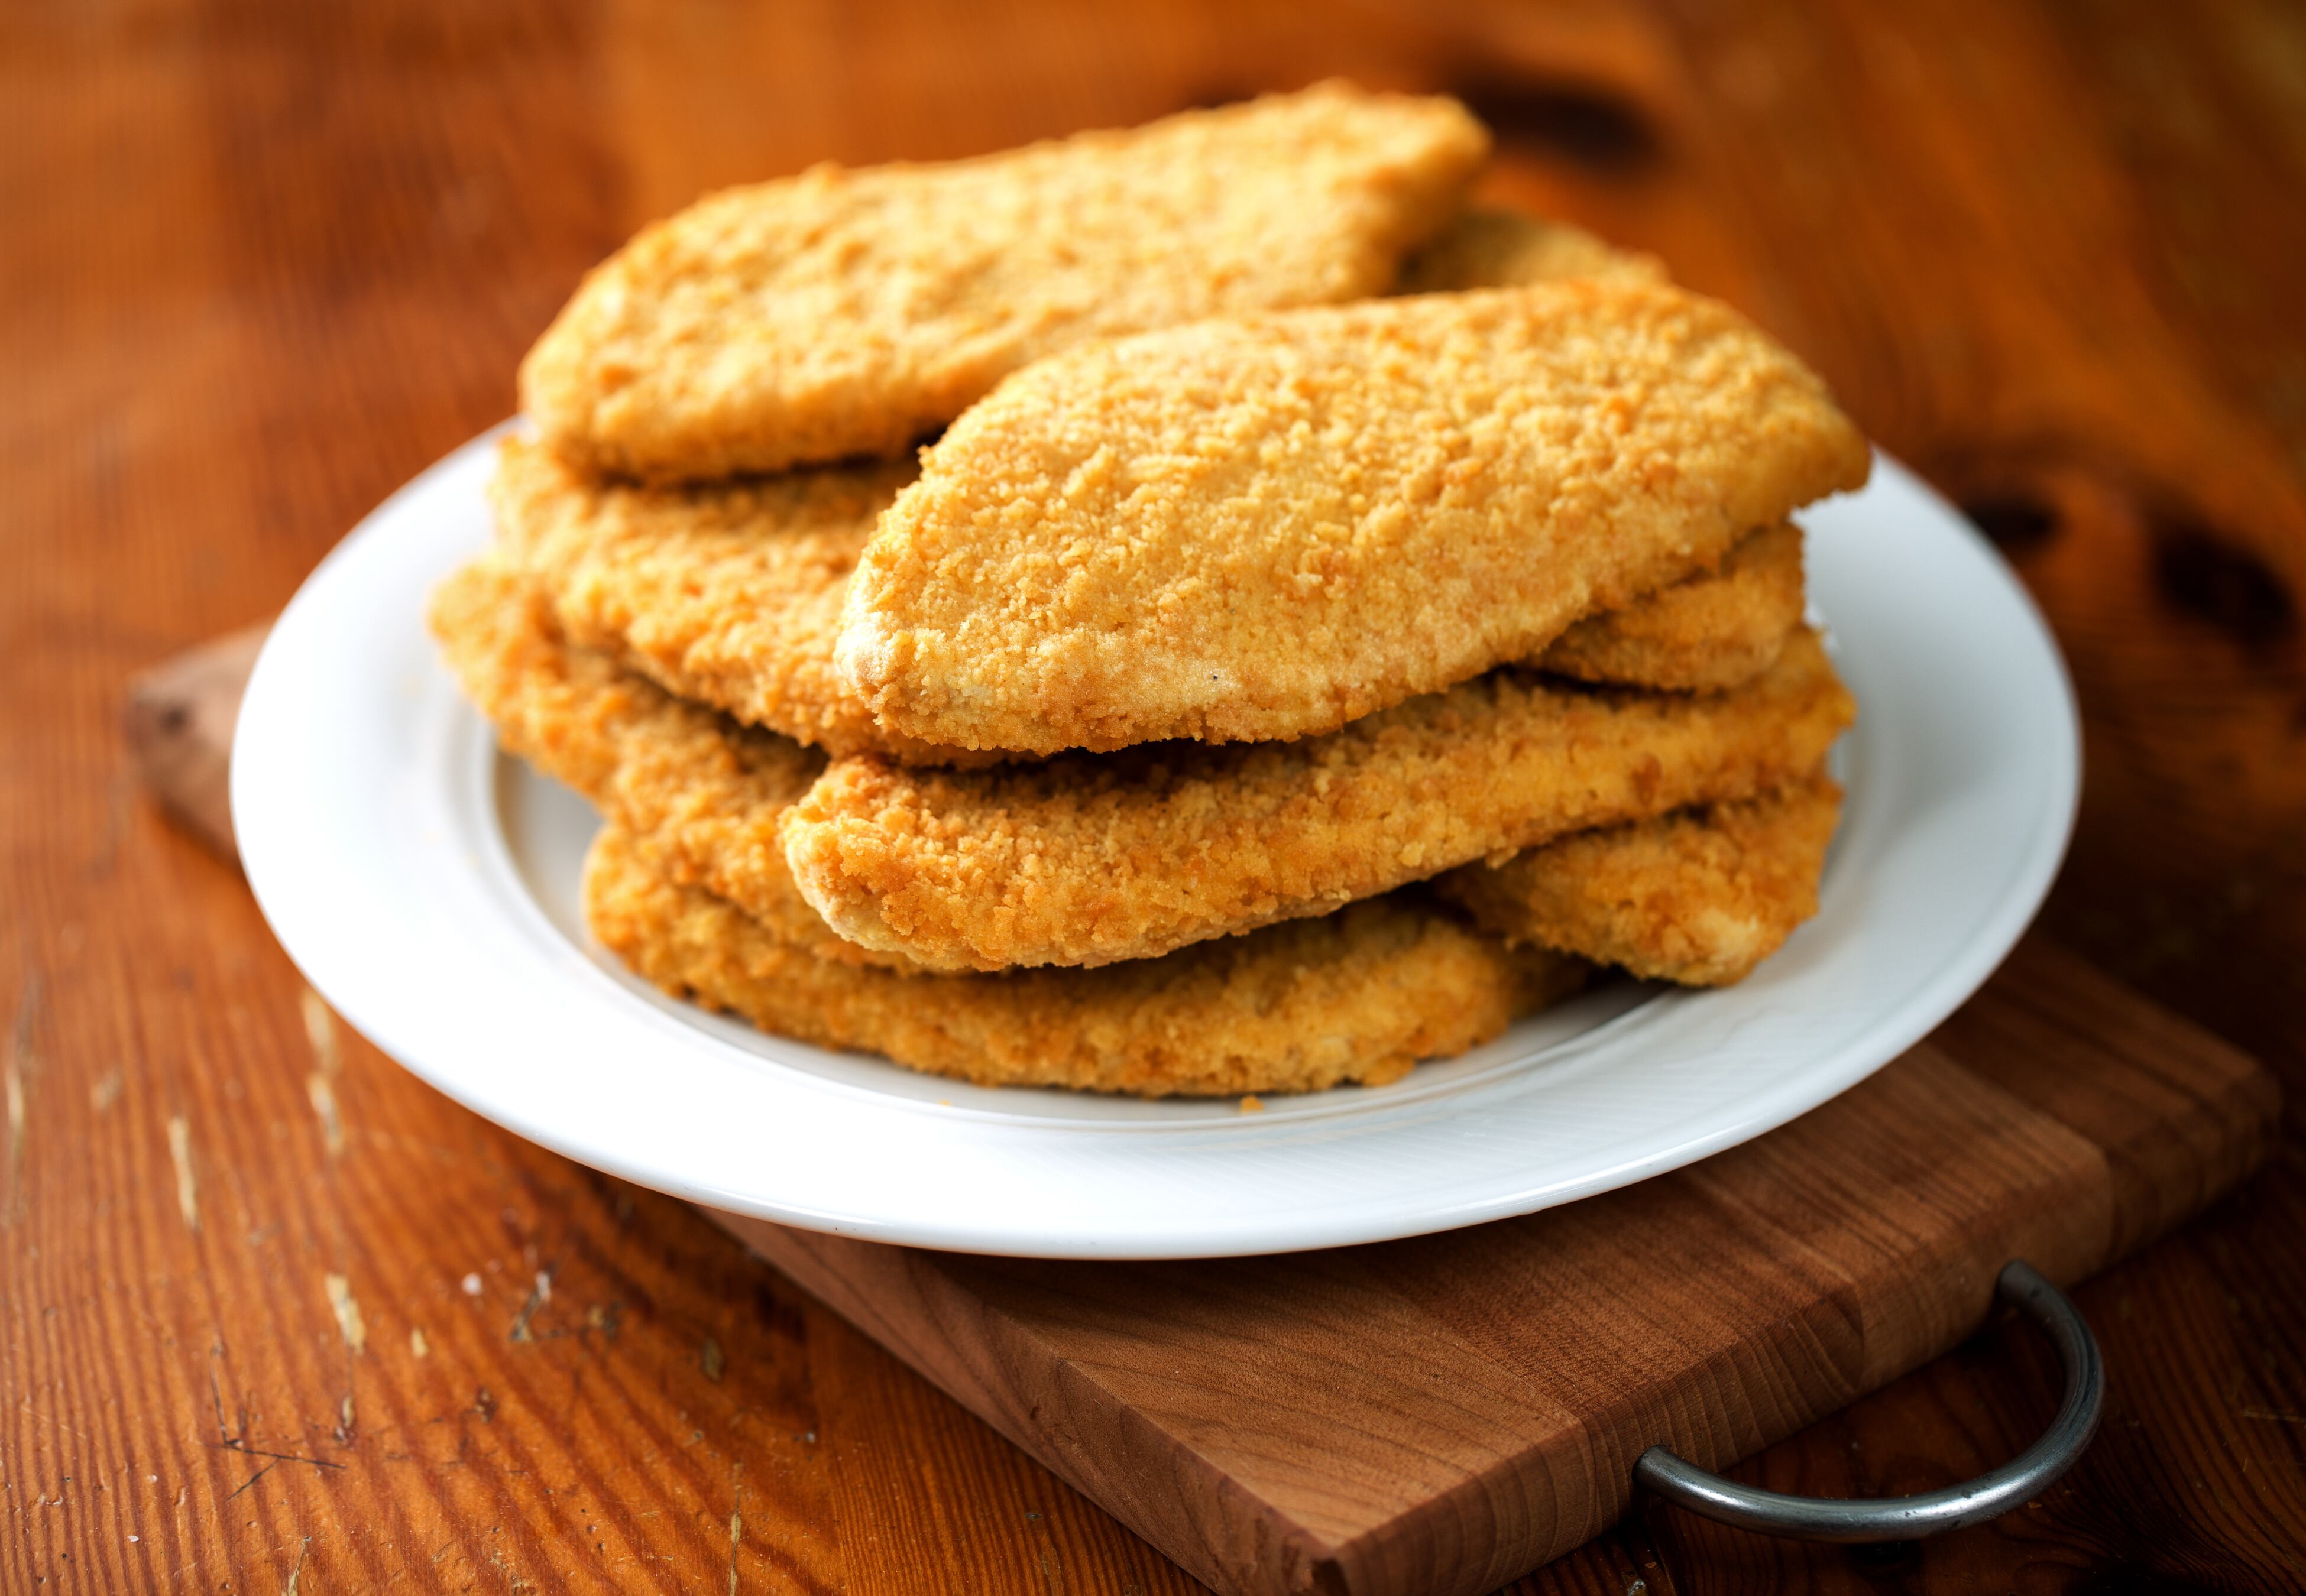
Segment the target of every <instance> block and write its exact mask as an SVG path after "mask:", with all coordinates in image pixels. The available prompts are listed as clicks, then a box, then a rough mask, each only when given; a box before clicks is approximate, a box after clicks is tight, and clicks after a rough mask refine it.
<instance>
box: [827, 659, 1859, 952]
mask: <svg viewBox="0 0 2306 1596" xmlns="http://www.w3.org/2000/svg"><path fill="white" fill-rule="evenodd" d="M1855 713H1856V711H1855V705H1854V704H1852V703H1851V701H1850V698H1849V693H1848V692H1847V690H1846V689H1845V688H1844V687H1842V685H1841V681H1840V680H1839V679H1837V678H1836V677H1835V675H1834V673H1833V670H1832V666H1831V665H1830V664H1829V663H1828V662H1827V660H1826V657H1825V652H1824V649H1823V646H1822V645H1821V644H1820V643H1819V641H1818V639H1817V637H1816V636H1815V634H1813V633H1811V632H1808V631H1806V630H1805V631H1802V632H1799V633H1798V634H1797V635H1796V636H1794V637H1793V638H1791V639H1790V640H1789V642H1788V644H1787V645H1786V647H1785V649H1784V651H1783V652H1782V653H1781V654H1780V656H1779V658H1778V660H1777V661H1776V663H1775V664H1773V665H1772V667H1771V668H1770V669H1769V670H1767V671H1766V672H1764V674H1763V675H1761V676H1759V677H1757V678H1755V679H1754V680H1753V681H1751V682H1749V683H1747V684H1746V685H1745V686H1743V687H1738V688H1735V689H1732V690H1730V691H1729V692H1725V693H1718V694H1707V695H1697V696H1683V695H1657V694H1636V693H1631V692H1610V691H1601V690H1596V689H1592V688H1582V687H1566V686H1561V685H1558V684H1550V683H1549V682H1547V681H1546V680H1544V679H1540V678H1537V677H1535V676H1533V675H1531V674H1529V673H1525V672H1522V671H1516V670H1498V671H1493V672H1490V674H1488V675H1486V676H1482V677H1480V678H1478V679H1474V680H1473V681H1470V682H1465V683H1461V684H1460V685H1458V686H1457V687H1453V688H1451V689H1450V690H1449V691H1448V692H1446V693H1438V694H1431V695H1428V696H1422V697H1419V698H1415V699H1412V700H1411V701H1410V702H1409V703H1407V704H1401V705H1398V706H1396V708H1394V709H1390V710H1387V711H1384V712H1382V713H1379V714H1375V715H1371V716H1369V717H1366V718H1364V719H1362V720H1360V721H1354V722H1353V723H1352V724H1350V725H1348V726H1346V727H1345V728H1343V729H1342V730H1337V731H1335V732H1331V733H1329V734H1328V735H1326V736H1323V737H1318V738H1306V739H1303V740H1302V741H1298V742H1293V743H1255V744H1229V745H1226V746H1222V747H1208V746H1201V745H1191V744H1183V745H1180V744H1168V745H1164V746H1160V747H1149V748H1135V749H1131V750H1128V751H1127V752H1125V753H1123V754H1118V755H1104V756H1095V755H1067V756H1065V757H1063V758H1060V759H1055V760H1051V761H1049V762H1047V763H1046V764H1031V765H1004V766H997V767H995V768H994V769H991V770H985V771H932V770H917V769H907V768H905V767H902V766H899V765H895V764H890V763H889V762H887V761H884V760H878V759H873V758H869V757H867V758H855V759H844V760H838V761H835V762H834V763H833V764H831V765H830V766H828V767H827V769H826V771H825V772H824V775H823V776H821V777H819V778H818V780H817V781H816V785H815V786H813V787H812V788H810V789H809V791H808V792H807V795H806V796H804V797H803V798H801V799H800V801H799V803H797V804H795V805H794V806H793V807H792V808H791V809H790V811H789V812H788V813H787V815H786V817H785V821H784V826H783V836H784V841H785V858H786V862H787V863H788V864H789V865H790V866H791V869H792V874H793V876H794V879H795V880H796V881H797V882H798V883H799V886H800V890H801V892H802V893H803V895H805V896H806V897H807V899H808V900H809V902H810V903H811V904H813V905H814V906H815V907H816V909H817V911H818V912H819V913H820V914H822V915H823V916H824V918H825V920H826V922H827V923H828V924H830V925H831V926H833V928H834V929H835V930H836V931H838V932H840V933H841V935H843V936H846V937H849V938H850V939H851V940H852V941H855V942H858V943H862V944H864V945H865V946H867V947H872V948H878V949H881V950H884V951H885V952H903V953H905V954H907V955H909V956H910V957H911V958H912V959H914V960H917V961H918V962H919V963H922V964H927V965H929V966H931V967H933V968H936V969H1006V968H1008V967H1011V966H1017V965H1039V964H1072V965H1096V964H1106V963H1111V962H1114V961H1115V960H1127V959H1149V958H1152V957H1154V956H1156V955H1157V954H1161V953H1166V952H1168V951H1169V950H1170V949H1172V948H1176V947H1182V946H1183V945H1185V944H1186V943H1193V942H1198V941H1200V940H1202V939H1204V938H1208V937H1212V936H1222V935H1228V934H1231V933H1235V932H1241V931H1247V930H1251V929H1253V928H1254V927H1256V926H1263V925H1268V924H1270V923H1271V922H1273V921H1276V920H1284V919H1290V918H1294V917H1300V916H1307V915H1319V914H1325V913H1328V912H1329V911H1330V910H1331V909H1334V908H1335V907H1336V906H1337V904H1339V903H1342V902H1345V901H1349V900H1354V899H1358V898H1365V897H1370V896H1373V895H1375V894H1376V893H1379V892H1386V891H1388V890H1389V889H1391V888H1393V887H1396V886H1398V885H1400V884H1402V883H1405V882H1410V881H1416V880H1421V879H1422V878H1424V877H1426V876H1430V875H1437V874H1439V872H1441V871H1443V870H1446V869H1448V868H1451V867H1452V866H1457V865H1462V864H1465V863H1466V862H1468V861H1469V860H1473V859H1476V858H1487V857H1489V856H1490V855H1494V854H1498V853H1501V852H1506V851H1509V850H1511V849H1521V848H1529V847H1533V846H1535V845H1536V844H1538V843H1541V842H1543V841H1548V840H1550V839H1551V838H1553V837H1556V836H1559V835H1561V834H1562V833H1564V832H1573V831H1580V830H1584V829H1585V828H1587V827H1591V826H1596V825H1609V824H1616V823H1618V822H1621V821H1627V820H1636V819H1641V818H1644V817H1647V816H1650V815H1661V814H1664V813H1666V812H1668V811H1670V810H1673V809H1678V808H1681V807H1685V806H1687V805H1689V804H1693V803H1701V802H1711V801H1715V800H1720V799H1725V798H1744V797H1747V796H1750V795H1751V794H1753V793H1755V792H1759V791H1763V790H1766V789H1770V788H1772V787H1776V786H1779V785H1781V784H1782V783H1784V782H1786V781H1790V780H1792V779H1794V778H1796V777H1798V776H1799V775H1800V774H1802V773H1803V772H1806V771H1809V770H1811V769H1813V768H1815V765H1816V764H1817V763H1818V762H1819V761H1820V760H1821V759H1823V757H1824V755H1825V752H1826V750H1827V748H1828V747H1830V746H1831V745H1832V742H1833V739H1834V738H1836V737H1837V736H1839V735H1840V734H1841V731H1842V730H1843V729H1844V728H1845V727H1847V726H1848V725H1849V723H1850V721H1851V720H1852V718H1853V717H1854V715H1855Z"/></svg>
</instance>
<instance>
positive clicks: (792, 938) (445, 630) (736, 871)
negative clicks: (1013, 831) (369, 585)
mask: <svg viewBox="0 0 2306 1596" xmlns="http://www.w3.org/2000/svg"><path fill="white" fill-rule="evenodd" d="M431 619H432V630H433V633H434V635H435V636H437V637H439V639H440V644H441V652H442V653H444V654H445V655H446V656H447V658H448V664H449V668H450V669H451V670H454V671H455V672H456V673H457V679H459V680H460V681H461V682H462V683H463V684H464V687H465V692H466V693H467V694H468V695H470V696H471V697H472V699H473V702H474V704H478V705H479V706H480V711H481V713H483V714H484V715H486V716H487V717H488V718H489V719H490V720H491V721H493V722H495V724H496V729H497V737H498V740H499V741H500V742H501V743H502V744H503V745H504V747H506V748H507V749H508V750H509V751H510V752H512V753H514V754H517V755H519V756H520V757H522V758H523V759H525V760H527V761H528V762H529V763H530V764H534V765H535V766H536V767H537V768H538V769H539V770H542V771H543V772H545V773H546V774H548V775H551V776H553V777H556V778H558V779H559V780H560V781H565V782H567V783H568V785H569V786H571V787H573V788H575V789H576V790H577V791H578V792H580V793H582V794H584V795H585V798H588V799H590V800H591V801H592V803H593V806H594V807H595V808H597V809H599V810H600V811H601V813H602V815H605V816H606V817H607V818H608V819H609V820H610V822H611V824H616V825H619V826H621V827H623V828H625V829H626V830H628V831H629V832H632V833H633V835H634V837H635V838H636V841H637V844H638V845H639V846H640V847H642V848H643V849H645V850H646V851H647V853H648V854H649V856H650V858H652V859H653V861H654V862H655V864H656V866H657V867H658V868H659V869H661V870H662V871H664V872H665V873H666V874H667V875H670V877H671V878H672V879H674V880H675V881H678V882H681V883H701V884H703V885H704V886H706V887H709V888H711V889H712V890H713V892H718V893H720V894H722V896H724V897H727V898H731V899H733V900H736V901H737V902H739V903H740V904H742V905H743V907H744V909H745V912H746V913H747V914H748V915H750V916H752V917H754V918H755V919H756V920H758V921H760V922H761V923H762V924H763V925H764V926H768V927H769V928H771V929H772V930H773V932H774V933H775V935H778V936H779V937H781V939H783V940H784V941H785V942H787V943H791V944H792V945H794V946H795V947H798V948H801V949H804V950H806V951H807V952H810V953H812V954H814V955H816V956H817V957H820V958H824V959H830V960H847V961H848V962H850V963H871V964H879V965H886V966H893V967H905V966H908V965H910V960H906V959H904V958H902V957H901V956H898V955H892V954H889V953H885V952H875V951H873V950H870V949H867V948H860V947H858V946H857V945H856V944H855V943H850V942H845V941H843V940H842V939H841V938H840V937H838V936H835V935H833V933H832V931H831V930H830V929H828V928H827V927H826V926H825V924H824V921H823V920H822V919H820V918H819V917H817V913H816V910H815V909H811V908H810V907H809V906H808V904H807V901H805V900H803V899H802V897H801V896H800V893H799V890H798V889H797V888H796V887H795V886H794V885H793V880H792V876H791V874H790V872H788V871H787V870H786V868H785V860H784V850H783V848H782V847H781V844H780V842H779V841H778V835H777V824H778V822H779V820H780V819H781V817H782V816H783V815H784V812H785V810H786V808H787V807H789V806H790V804H791V803H792V802H793V800H794V799H796V798H799V796H800V795H801V794H802V793H804V792H806V791H807V790H808V786H809V783H810V782H812V781H815V780H816V777H817V775H818V773H819V772H822V771H823V770H824V755H822V754H819V753H817V752H816V751H815V750H813V749H809V748H804V747H801V746H800V745H799V744H798V743H796V742H793V741H792V740H790V738H781V737H778V736H776V735H775V734H773V733H772V732H766V731H755V730H747V729H746V728H744V727H741V726H739V725H737V724H735V723H734V722H733V721H730V720H729V719H728V718H727V717H725V716H722V715H717V714H715V713H713V712H712V711H711V710H708V709H702V708H699V707H698V706H696V705H695V704H684V703H682V702H681V701H680V700H679V699H677V698H674V697H672V696H670V695H669V694H667V693H665V692H664V691H662V689H661V688H659V687H655V686H653V684H651V683H649V682H647V681H645V680H643V679H640V678H639V677H636V676H635V675H633V674H632V673H631V672H629V671H627V670H622V669H620V668H619V666H618V665H617V664H616V662H615V661H612V660H611V659H609V658H608V657H607V656H606V655H604V654H600V653H594V652H593V651H591V650H589V649H581V648H572V647H570V646H569V645H568V643H567V642H566V641H565V640H564V639H563V638H562V636H561V635H560V632H559V628H558V627H556V626H555V625H554V624H553V620H552V616H551V610H549V608H548V607H547V606H546V604H545V602H544V600H543V599H542V596H541V595H540V594H539V593H537V592H536V590H535V588H534V585H532V584H530V583H529V582H528V581H527V580H526V579H525V577H523V576H521V575H520V574H519V573H518V572H517V571H516V570H514V569H512V568H509V567H507V566H506V565H504V564H503V563H502V562H501V561H500V560H498V559H495V558H493V557H485V558H483V559H480V560H477V561H475V562H474V564H472V565H470V566H467V567H465V568H464V569H463V570H461V571H459V572H457V574H456V575H455V576H451V577H449V578H448V581H446V582H444V583H442V584H441V585H440V589H439V591H438V592H436V593H434V594H433V597H432V617H431Z"/></svg>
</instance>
